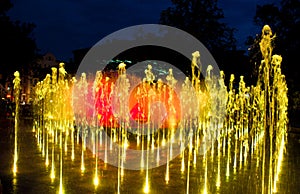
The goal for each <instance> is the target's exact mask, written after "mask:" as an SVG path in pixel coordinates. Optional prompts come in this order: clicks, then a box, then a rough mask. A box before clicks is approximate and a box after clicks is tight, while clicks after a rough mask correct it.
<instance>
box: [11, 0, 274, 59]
mask: <svg viewBox="0 0 300 194" xmlns="http://www.w3.org/2000/svg"><path fill="white" fill-rule="evenodd" d="M277 1H278V0H273V1H272V0H219V7H220V8H222V9H223V11H224V15H225V20H224V21H225V22H226V23H227V24H228V25H229V26H230V27H234V28H236V29H237V32H236V33H235V36H236V38H237V41H238V46H239V48H240V49H243V50H246V49H247V48H246V46H244V42H245V40H246V37H247V36H249V35H254V34H256V33H258V32H259V31H260V29H259V28H257V27H255V26H254V25H253V17H254V14H255V9H256V5H257V4H266V3H273V2H277ZM12 3H13V4H14V7H13V8H12V9H11V10H10V11H9V13H8V15H9V16H11V17H12V19H14V20H17V19H18V20H21V21H26V22H33V23H35V24H36V26H37V27H36V28H35V30H34V34H33V35H34V37H35V38H36V42H37V45H38V48H40V49H41V53H45V52H52V53H53V54H54V55H55V56H56V57H57V59H59V60H66V61H68V60H69V59H70V58H71V57H73V55H72V50H75V49H79V48H85V47H91V46H93V45H94V44H95V43H97V42H98V41H99V40H100V39H101V38H103V37H104V36H106V35H108V34H110V33H112V32H114V31H116V30H119V29H122V28H124V27H129V26H131V25H138V24H147V23H158V21H159V17H160V12H161V11H162V10H164V9H166V8H167V7H169V6H170V5H171V0H109V1H107V0H106V1H104V0H84V1H82V0H51V1H49V0H24V1H23V0H12Z"/></svg>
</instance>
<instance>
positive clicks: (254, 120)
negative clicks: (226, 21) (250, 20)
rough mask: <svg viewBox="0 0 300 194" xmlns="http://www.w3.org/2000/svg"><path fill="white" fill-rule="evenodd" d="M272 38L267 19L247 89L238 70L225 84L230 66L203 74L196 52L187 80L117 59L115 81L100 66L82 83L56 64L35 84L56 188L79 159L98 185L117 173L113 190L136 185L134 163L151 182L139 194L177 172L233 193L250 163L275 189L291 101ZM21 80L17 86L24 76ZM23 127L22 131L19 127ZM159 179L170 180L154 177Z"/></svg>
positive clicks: (204, 187)
mask: <svg viewBox="0 0 300 194" xmlns="http://www.w3.org/2000/svg"><path fill="white" fill-rule="evenodd" d="M272 39H273V35H272V31H271V29H270V27H268V26H264V27H263V30H262V40H261V42H260V49H261V52H262V55H263V60H262V62H261V65H260V67H259V72H260V74H259V77H258V81H257V84H256V85H253V86H247V85H246V83H245V81H244V77H243V76H240V78H239V83H238V88H236V87H234V85H235V76H234V75H230V81H229V84H228V87H227V86H226V84H225V81H224V80H225V73H224V72H223V71H221V72H220V75H215V74H213V67H212V66H211V65H208V66H207V69H206V71H205V72H201V71H202V70H201V64H200V61H201V56H200V53H199V52H197V51H196V52H194V53H192V63H191V69H192V75H191V77H186V78H185V80H180V79H178V78H176V75H175V74H174V72H173V69H169V70H168V73H167V74H166V75H165V77H159V78H158V77H157V75H155V73H154V71H153V67H152V65H151V64H148V65H147V68H146V69H145V72H144V73H145V75H144V77H142V78H141V79H140V78H137V77H135V75H131V74H130V73H128V72H127V69H126V64H125V63H120V64H119V66H118V77H117V78H116V77H112V76H109V75H108V74H107V72H105V71H97V72H96V74H95V75H87V74H85V73H82V74H81V77H79V78H77V79H78V80H79V81H77V79H76V78H75V77H73V78H71V79H67V78H66V75H67V72H66V71H65V69H64V64H62V63H61V64H60V66H59V70H58V72H57V69H56V68H53V69H52V76H50V75H47V76H46V78H45V79H44V80H43V81H41V82H39V83H38V84H37V86H36V90H35V94H36V96H35V98H34V105H35V121H34V127H33V129H34V133H35V135H36V138H37V144H38V146H39V148H40V151H41V156H42V157H43V158H45V165H46V168H47V169H48V168H49V173H50V174H49V176H50V177H51V181H52V183H53V182H54V181H55V179H56V177H59V183H58V186H59V189H58V192H59V193H63V192H64V180H65V179H64V173H65V170H64V169H65V166H64V163H67V161H68V160H71V161H73V162H74V161H76V159H77V158H79V160H80V165H79V166H77V168H78V170H79V171H80V172H81V175H80V176H82V177H84V176H89V171H92V173H91V174H93V175H92V177H93V178H92V180H93V184H94V186H95V190H99V189H101V186H103V185H101V181H102V179H103V178H105V177H104V175H103V174H105V173H108V171H112V172H111V174H110V175H111V177H112V178H113V177H115V180H116V187H112V188H111V189H113V190H114V192H115V193H122V192H123V191H124V192H128V190H126V184H125V182H126V177H132V176H131V175H130V174H131V173H134V172H131V171H130V170H128V169H130V164H131V163H134V164H135V165H136V164H138V167H139V169H135V170H138V172H140V174H141V175H140V177H142V180H143V183H142V185H141V187H143V188H142V189H141V190H142V191H141V190H139V189H138V188H136V190H134V191H135V192H144V193H152V192H153V193H157V192H160V190H159V189H158V190H156V191H155V189H157V188H156V185H155V184H157V185H160V187H164V188H169V186H170V187H172V186H171V185H174V184H175V182H176V181H178V180H176V178H175V177H176V176H181V177H182V178H180V180H183V182H184V183H183V184H181V185H183V186H184V188H183V190H182V191H183V192H185V193H199V192H200V193H216V192H219V191H223V190H222V189H224V192H226V187H225V186H224V187H223V185H226V184H228V183H229V182H232V181H233V180H234V179H236V178H237V177H240V176H242V175H243V173H246V171H247V166H252V165H254V167H253V170H255V172H256V173H257V174H258V175H257V176H258V177H260V180H261V182H257V183H256V184H255V185H256V187H255V188H254V189H255V190H254V192H259V193H273V192H277V191H278V187H277V183H278V182H279V181H280V180H279V177H280V176H279V175H280V171H281V164H282V160H283V157H284V149H285V142H286V137H287V135H286V131H287V122H288V118H287V103H288V101H287V85H286V82H285V77H284V75H283V74H282V73H281V67H280V66H281V61H282V58H281V56H279V55H272V47H271V41H272ZM203 73H205V74H206V76H205V81H204V80H203V79H202V77H201V75H203ZM177 79H178V80H177ZM15 80H16V81H14V83H15V88H16V89H15V90H16V91H18V88H19V86H18V84H19V81H18V80H19V78H17V77H16V78H15ZM137 82H138V84H137ZM132 87H133V89H132ZM178 91H179V92H178ZM16 96H18V94H17V93H16ZM16 102H17V98H16ZM16 118H17V112H16ZM17 123H18V122H17V121H16V125H15V126H16V129H17ZM15 134H16V136H15V137H16V138H17V130H16V132H15ZM69 147H71V150H70V151H69ZM16 148H17V140H16V144H15V149H16ZM50 150H51V151H50ZM76 153H77V154H78V155H79V156H77V155H76ZM175 153H179V155H178V156H177V155H176V154H175ZM56 155H58V156H59V157H55V156H56ZM90 157H91V158H93V159H92V160H90ZM15 160H16V161H17V151H16V152H15ZM49 160H51V165H50V166H49V167H48V165H49V164H50V162H49ZM252 161H255V162H254V163H253V162H252ZM114 166H115V167H116V168H113V167H114ZM174 166H177V167H174ZM154 167H157V168H154ZM15 168H16V167H15V162H14V169H15ZM90 168H91V169H90ZM156 169H159V172H160V174H159V175H158V173H156ZM14 172H15V171H14ZM114 172H115V173H116V176H114V175H113V173H114ZM177 172H178V174H179V175H177V174H176V173H177ZM212 172H213V173H212ZM157 176H158V177H157ZM160 176H163V179H160V180H162V182H163V181H164V183H158V182H157V181H156V180H155V179H158V178H160ZM177 178H178V177H177ZM54 183H55V182H54ZM124 188H125V189H124ZM127 189H128V188H127ZM164 191H166V190H164ZM227 191H228V190H227ZM131 192H133V191H132V190H131ZM161 192H163V191H161ZM178 192H179V191H178Z"/></svg>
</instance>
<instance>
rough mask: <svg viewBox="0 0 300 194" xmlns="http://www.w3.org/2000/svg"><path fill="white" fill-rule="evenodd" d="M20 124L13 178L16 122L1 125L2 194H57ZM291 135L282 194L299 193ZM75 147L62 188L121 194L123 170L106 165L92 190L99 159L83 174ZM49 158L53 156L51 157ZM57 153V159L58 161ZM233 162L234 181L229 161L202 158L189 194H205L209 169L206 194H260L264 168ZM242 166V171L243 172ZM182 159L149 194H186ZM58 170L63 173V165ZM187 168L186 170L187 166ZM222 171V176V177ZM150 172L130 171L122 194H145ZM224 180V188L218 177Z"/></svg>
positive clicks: (297, 142)
mask: <svg viewBox="0 0 300 194" xmlns="http://www.w3.org/2000/svg"><path fill="white" fill-rule="evenodd" d="M26 122H27V123H24V121H22V122H21V125H20V128H19V146H18V150H19V160H18V172H17V174H16V175H15V176H14V175H13V173H12V166H13V151H14V150H13V149H14V134H13V122H12V121H10V120H3V119H2V120H1V121H0V123H1V125H0V180H1V183H2V190H3V194H16V193H44V194H47V193H58V191H59V173H58V172H56V178H55V179H54V180H53V181H51V179H50V169H51V165H49V166H48V167H46V165H45V158H44V157H42V152H41V151H40V149H39V147H38V145H37V140H36V138H35V136H34V133H33V132H32V127H31V124H30V121H28V120H27V121H26ZM291 131H292V132H290V133H289V134H288V141H287V144H286V151H285V153H284V159H283V163H282V166H281V173H280V175H279V181H278V183H277V190H278V193H292V194H296V193H300V184H299V177H300V133H299V132H300V130H298V129H296V128H293V130H291ZM70 146H71V145H68V151H67V152H64V153H63V158H64V159H63V187H64V191H65V193H70V194H72V193H74V194H76V193H80V194H83V193H117V190H118V168H116V167H113V166H110V165H105V164H104V163H103V161H101V160H100V161H99V163H98V164H99V166H98V169H99V185H98V187H95V186H94V185H93V175H94V168H95V158H94V157H93V155H92V153H91V152H90V151H87V152H86V153H85V165H86V166H85V167H86V171H85V172H84V173H82V172H81V170H80V164H81V157H80V156H81V145H80V144H78V145H75V159H74V160H73V161H72V160H71V147H70ZM49 157H50V156H49ZM59 157H60V156H59V153H58V151H57V150H56V152H55V154H54V158H55V160H56V161H58V160H59ZM232 163H233V160H231V162H230V166H231V167H230V172H229V173H230V176H227V177H226V176H225V175H226V157H221V158H220V165H219V166H218V162H217V159H216V157H215V158H214V159H210V158H209V159H208V161H207V165H205V164H204V163H203V157H201V156H198V157H197V163H196V165H191V167H190V175H189V193H203V191H204V188H205V173H204V172H205V169H206V168H207V177H206V178H207V184H206V190H207V193H243V194H247V193H249V194H250V193H251V194H252V193H261V183H262V176H261V174H262V173H261V168H257V167H256V164H257V158H256V156H255V155H252V156H251V157H248V160H247V163H245V162H243V163H238V167H237V169H236V172H234V169H233V167H232ZM240 165H241V166H240ZM180 166H181V159H180V157H177V158H175V159H174V160H172V161H171V162H170V181H169V183H168V184H166V182H165V172H166V165H163V166H160V167H157V168H154V169H151V170H149V180H150V192H149V193H186V191H187V174H186V173H181V171H180ZM55 167H56V169H57V171H58V169H59V163H58V162H56V164H55ZM186 167H187V165H186ZM218 171H219V172H218ZM145 173H146V172H145V171H133V170H125V171H124V176H123V178H122V179H121V183H120V184H121V186H120V193H143V187H144V183H145ZM218 174H219V186H216V185H218V183H217V181H218V180H217V176H218Z"/></svg>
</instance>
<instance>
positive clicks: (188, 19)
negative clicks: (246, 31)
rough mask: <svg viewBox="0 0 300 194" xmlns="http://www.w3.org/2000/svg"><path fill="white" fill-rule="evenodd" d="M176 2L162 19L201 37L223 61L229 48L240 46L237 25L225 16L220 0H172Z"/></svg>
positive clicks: (170, 24)
mask: <svg viewBox="0 0 300 194" xmlns="http://www.w3.org/2000/svg"><path fill="white" fill-rule="evenodd" d="M172 3H173V6H172V7H169V8H167V9H166V10H164V11H162V12H161V16H160V23H161V24H165V25H169V26H173V27H176V28H179V29H181V30H184V31H186V32H188V33H190V34H191V35H193V36H194V37H196V38H197V39H198V40H200V41H201V42H202V43H203V44H204V45H205V46H206V48H207V49H208V50H209V51H210V52H211V53H212V54H213V56H214V57H215V59H216V60H217V61H218V62H220V63H222V61H223V62H224V56H225V55H226V54H225V53H226V51H232V50H235V48H236V45H235V43H236V40H235V38H234V35H233V32H234V29H233V28H230V27H228V26H227V25H226V24H225V23H222V22H221V21H220V20H221V19H223V18H224V14H223V11H222V9H220V8H218V6H217V3H218V1H217V0H172Z"/></svg>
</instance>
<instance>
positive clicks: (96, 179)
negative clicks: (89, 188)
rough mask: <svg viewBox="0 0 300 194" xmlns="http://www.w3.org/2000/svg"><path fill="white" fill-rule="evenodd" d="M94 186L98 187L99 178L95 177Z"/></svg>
mask: <svg viewBox="0 0 300 194" xmlns="http://www.w3.org/2000/svg"><path fill="white" fill-rule="evenodd" d="M94 185H95V186H96V187H97V186H98V185H99V177H98V176H97V175H95V177H94Z"/></svg>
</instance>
